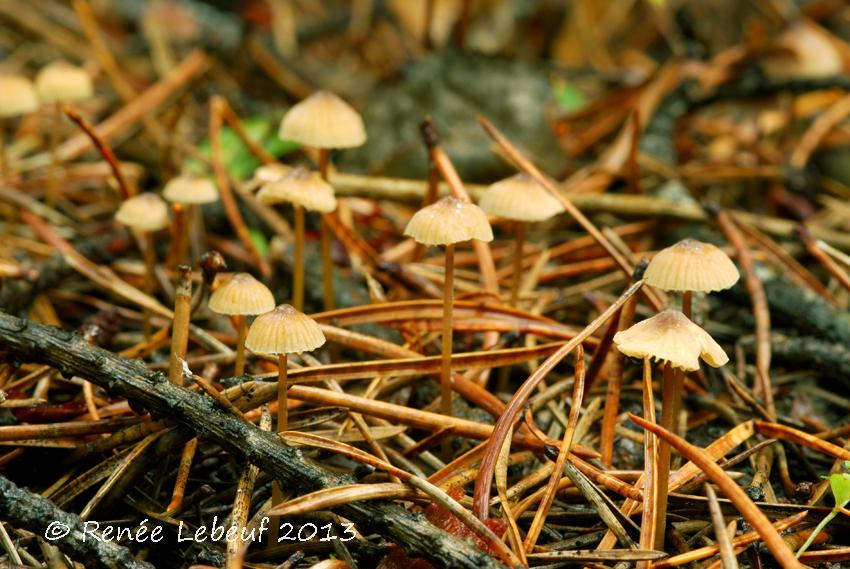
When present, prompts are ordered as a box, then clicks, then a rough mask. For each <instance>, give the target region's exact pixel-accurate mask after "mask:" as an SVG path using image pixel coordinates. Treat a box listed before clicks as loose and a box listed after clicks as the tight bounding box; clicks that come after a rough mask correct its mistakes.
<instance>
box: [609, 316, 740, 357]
mask: <svg viewBox="0 0 850 569" xmlns="http://www.w3.org/2000/svg"><path fill="white" fill-rule="evenodd" d="M614 344H615V345H616V346H617V349H618V350H620V351H621V352H623V353H624V354H626V355H627V356H631V357H633V358H641V359H644V358H649V359H655V360H659V361H664V362H667V363H669V364H670V365H671V366H673V367H678V368H682V369H683V370H686V371H694V370H697V369H699V359H700V358H702V359H703V360H705V363H707V364H708V365H710V366H712V367H720V366H722V365H724V364H725V363H726V362H728V361H729V356H727V355H726V352H724V351H723V348H721V347H720V345H719V344H718V343H717V342H715V341H714V338H712V337H711V336H710V335H709V333H708V332H706V331H705V330H703V329H702V328H700V327H699V326H697V325H696V324H694V323H693V322H691V321H690V320H688V317H687V316H685V315H684V314H682V313H681V312H679V311H678V310H665V311H663V312H659V313H658V314H656V315H655V316H653V317H652V318H649V319H647V320H643V321H642V322H638V323H637V324H635V325H634V326H632V327H631V328H629V329H628V330H623V331H621V332H617V333H616V334H614Z"/></svg>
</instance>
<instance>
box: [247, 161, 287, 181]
mask: <svg viewBox="0 0 850 569" xmlns="http://www.w3.org/2000/svg"><path fill="white" fill-rule="evenodd" d="M291 171H292V167H291V166H287V165H286V164H281V163H280V162H272V163H271V164H263V165H262V166H260V167H259V168H257V169H256V170H254V176H253V181H254V183H256V184H260V185H262V184H270V183H271V182H277V181H278V180H280V179H281V178H283V177H284V176H286V175H287V174H289V173H290V172H291Z"/></svg>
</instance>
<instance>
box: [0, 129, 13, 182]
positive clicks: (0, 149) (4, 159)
mask: <svg viewBox="0 0 850 569" xmlns="http://www.w3.org/2000/svg"><path fill="white" fill-rule="evenodd" d="M9 182H11V179H10V176H9V156H8V155H7V154H6V121H5V119H3V117H0V183H3V184H4V185H8V184H9Z"/></svg>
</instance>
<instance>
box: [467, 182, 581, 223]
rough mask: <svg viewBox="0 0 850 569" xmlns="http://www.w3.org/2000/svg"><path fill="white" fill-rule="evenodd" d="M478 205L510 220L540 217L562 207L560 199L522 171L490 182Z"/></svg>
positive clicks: (560, 209)
mask: <svg viewBox="0 0 850 569" xmlns="http://www.w3.org/2000/svg"><path fill="white" fill-rule="evenodd" d="M478 205H480V206H481V209H483V210H484V211H485V212H487V213H488V214H490V215H496V216H499V217H503V218H505V219H512V220H514V221H544V220H546V219H549V218H550V217H552V216H555V215H558V214H559V213H562V212H563V211H564V206H563V205H561V202H559V201H558V200H557V199H555V198H554V197H553V196H552V195H551V194H550V193H549V192H547V191H546V189H545V188H544V187H543V186H541V185H540V184H538V183H537V182H536V181H535V180H534V179H533V178H532V177H531V176H529V175H528V174H524V173H521V174H516V175H514V176H511V177H510V178H505V179H504V180H501V181H499V182H496V183H495V184H493V185H491V186H490V187H489V188H487V191H486V192H484V195H483V196H481V199H480V200H479V201H478Z"/></svg>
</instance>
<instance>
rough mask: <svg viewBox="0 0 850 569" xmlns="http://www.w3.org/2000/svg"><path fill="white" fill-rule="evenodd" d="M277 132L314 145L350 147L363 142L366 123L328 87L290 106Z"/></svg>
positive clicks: (285, 138) (315, 146)
mask: <svg viewBox="0 0 850 569" xmlns="http://www.w3.org/2000/svg"><path fill="white" fill-rule="evenodd" d="M278 136H279V137H280V138H281V139H283V140H294V141H295V142H297V143H299V144H303V145H304V146H312V147H313V148H353V147H355V146H361V145H362V144H363V143H364V142H366V127H365V126H363V119H362V118H361V116H360V114H359V113H358V112H357V111H355V110H354V107H352V106H351V105H349V104H348V103H346V102H345V101H343V100H342V99H340V98H339V97H338V96H336V95H334V94H333V93H331V92H330V91H317V92H315V93H313V94H312V95H310V96H309V97H307V98H306V99H304V100H303V101H301V102H300V103H297V104H296V105H294V106H293V107H292V108H291V109H289V112H287V113H286V115H285V116H284V117H283V120H282V121H281V122H280V130H279V131H278Z"/></svg>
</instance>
